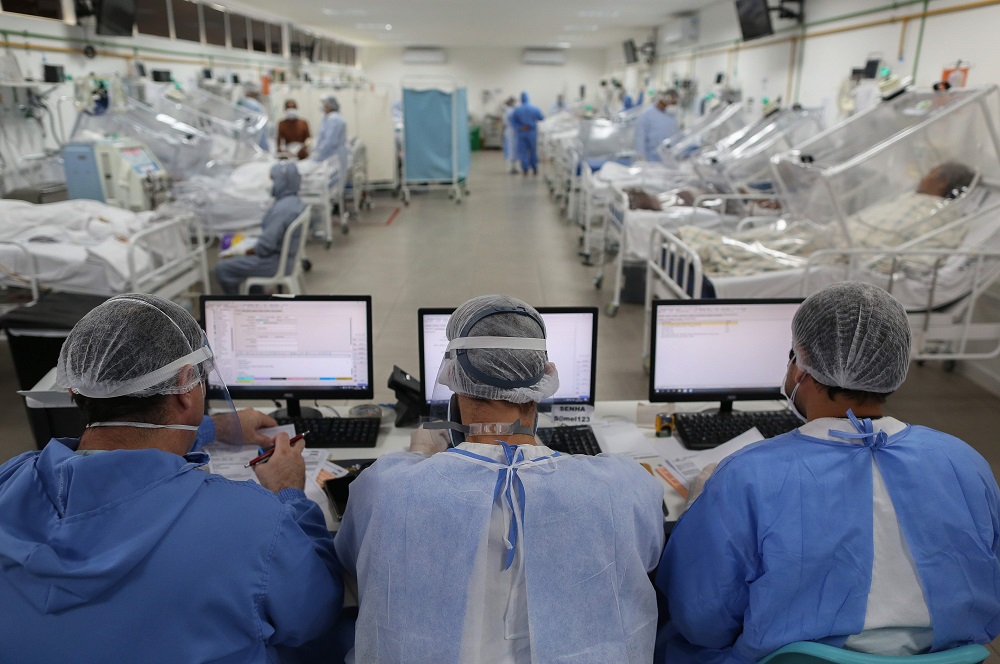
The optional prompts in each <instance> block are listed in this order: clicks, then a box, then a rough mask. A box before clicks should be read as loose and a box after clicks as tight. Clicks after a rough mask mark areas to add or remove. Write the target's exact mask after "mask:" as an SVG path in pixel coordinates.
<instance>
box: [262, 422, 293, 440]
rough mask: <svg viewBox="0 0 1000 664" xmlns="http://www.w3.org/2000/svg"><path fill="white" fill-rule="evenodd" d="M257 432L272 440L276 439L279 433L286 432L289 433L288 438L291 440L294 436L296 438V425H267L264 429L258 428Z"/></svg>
mask: <svg viewBox="0 0 1000 664" xmlns="http://www.w3.org/2000/svg"><path fill="white" fill-rule="evenodd" d="M257 433H259V434H260V435H262V436H266V437H268V438H270V439H271V440H274V438H275V437H276V436H277V435H278V434H279V433H285V434H288V439H289V440H291V439H292V438H295V425H294V424H282V425H281V426H277V427H265V428H263V429H257Z"/></svg>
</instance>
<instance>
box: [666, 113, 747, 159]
mask: <svg viewBox="0 0 1000 664" xmlns="http://www.w3.org/2000/svg"><path fill="white" fill-rule="evenodd" d="M746 129H747V118H746V116H745V114H744V109H743V104H742V102H737V103H735V104H729V105H728V106H719V107H718V108H716V109H714V110H712V111H710V112H708V113H706V114H705V115H704V116H702V117H701V118H700V119H699V120H698V121H696V122H695V123H694V124H692V125H691V126H690V127H689V128H687V129H685V130H684V131H682V132H679V133H678V134H675V135H674V136H672V137H670V138H668V139H667V140H665V141H664V142H663V143H662V144H660V147H659V148H657V152H659V154H660V160H661V161H662V162H663V163H664V164H666V165H668V166H669V165H677V164H679V163H680V162H682V161H685V160H687V159H688V158H689V157H690V156H691V155H693V154H696V153H697V152H698V151H699V150H701V149H702V148H705V147H712V146H714V145H715V144H716V143H718V142H719V141H721V140H722V139H724V138H726V137H727V136H731V135H733V134H739V133H740V132H742V131H744V130H746Z"/></svg>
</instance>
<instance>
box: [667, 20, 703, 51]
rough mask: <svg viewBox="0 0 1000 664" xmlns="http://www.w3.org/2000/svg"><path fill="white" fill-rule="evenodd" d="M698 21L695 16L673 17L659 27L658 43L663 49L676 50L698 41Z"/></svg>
mask: <svg viewBox="0 0 1000 664" xmlns="http://www.w3.org/2000/svg"><path fill="white" fill-rule="evenodd" d="M700 25H701V24H700V21H699V20H698V15H697V14H680V15H678V16H673V17H671V18H670V20H668V21H667V22H666V23H664V24H663V25H661V26H660V30H659V37H660V39H659V41H660V44H662V45H663V46H664V47H673V48H677V47H678V46H684V45H686V44H693V43H694V42H696V41H698V35H699V32H700Z"/></svg>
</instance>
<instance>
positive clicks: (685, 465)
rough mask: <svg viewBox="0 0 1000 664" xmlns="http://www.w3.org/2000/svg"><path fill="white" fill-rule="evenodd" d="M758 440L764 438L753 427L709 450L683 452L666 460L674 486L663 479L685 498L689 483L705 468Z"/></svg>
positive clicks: (669, 480)
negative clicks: (679, 487)
mask: <svg viewBox="0 0 1000 664" xmlns="http://www.w3.org/2000/svg"><path fill="white" fill-rule="evenodd" d="M758 440H764V436H762V435H761V433H760V431H757V428H756V427H754V428H753V429H750V430H749V431H745V432H743V433H741V434H740V435H739V436H737V437H736V438H733V439H732V440H730V441H729V442H726V443H723V444H722V445H719V446H718V447H714V448H712V449H710V450H704V451H702V452H685V453H684V454H681V455H678V456H674V457H672V458H669V459H667V460H666V462H667V463H666V470H667V473H668V474H670V475H672V476H673V477H672V479H673V480H675V481H676V484H675V482H673V481H671V479H668V478H664V479H667V481H668V482H669V483H670V485H671V486H673V487H674V489H675V490H677V493H679V494H681V495H682V496H684V497H685V498H686V497H687V495H686V494H687V488H688V487H689V486H691V482H693V481H694V479H695V478H696V477H698V474H699V473H700V472H701V471H702V470H704V468H705V466H707V465H709V464H712V463H720V462H721V461H722V460H723V459H725V458H726V457H727V456H729V455H730V454H732V453H733V452H737V451H739V450H741V449H743V448H744V447H746V446H747V445H749V444H750V443H756V442H757V441H758ZM677 484H680V485H682V486H683V487H684V491H681V490H679V489H678V487H677Z"/></svg>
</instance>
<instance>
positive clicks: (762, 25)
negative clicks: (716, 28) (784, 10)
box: [736, 0, 774, 41]
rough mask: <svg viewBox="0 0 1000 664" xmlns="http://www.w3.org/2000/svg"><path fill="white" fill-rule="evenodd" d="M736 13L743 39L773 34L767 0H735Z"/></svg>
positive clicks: (747, 39) (748, 39)
mask: <svg viewBox="0 0 1000 664" xmlns="http://www.w3.org/2000/svg"><path fill="white" fill-rule="evenodd" d="M736 15H737V18H739V21H740V32H741V33H742V34H743V41H750V40H751V39H760V38H761V37H769V36H771V35H773V34H774V28H773V27H772V26H771V10H770V9H769V8H768V6H767V0H736Z"/></svg>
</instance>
